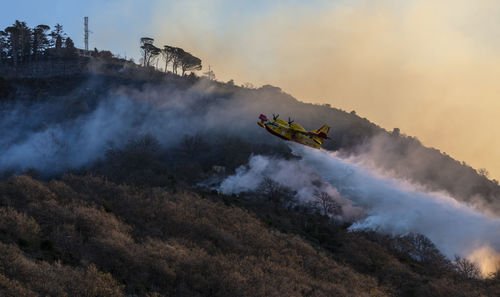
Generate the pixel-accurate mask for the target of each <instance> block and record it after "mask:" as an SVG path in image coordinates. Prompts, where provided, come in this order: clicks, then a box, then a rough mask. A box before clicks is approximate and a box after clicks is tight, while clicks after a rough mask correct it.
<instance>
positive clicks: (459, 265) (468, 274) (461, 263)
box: [455, 256, 481, 279]
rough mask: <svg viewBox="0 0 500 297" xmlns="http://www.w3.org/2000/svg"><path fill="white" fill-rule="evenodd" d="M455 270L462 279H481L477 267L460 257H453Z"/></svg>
mask: <svg viewBox="0 0 500 297" xmlns="http://www.w3.org/2000/svg"><path fill="white" fill-rule="evenodd" d="M455 270H456V271H457V272H458V274H459V275H460V276H462V277H463V278H467V279H477V278H480V277H481V270H479V267H478V266H477V265H476V264H475V263H473V262H471V261H469V260H467V259H465V258H462V257H460V256H455Z"/></svg>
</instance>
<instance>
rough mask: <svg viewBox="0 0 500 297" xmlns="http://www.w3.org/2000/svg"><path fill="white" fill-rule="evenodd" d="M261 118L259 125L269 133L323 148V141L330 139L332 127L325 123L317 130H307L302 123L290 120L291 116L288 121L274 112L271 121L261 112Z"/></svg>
mask: <svg viewBox="0 0 500 297" xmlns="http://www.w3.org/2000/svg"><path fill="white" fill-rule="evenodd" d="M259 120H260V122H258V124H259V126H261V127H262V128H265V129H266V130H267V131H268V132H269V133H271V134H273V135H275V136H278V137H280V138H283V139H285V140H290V141H295V142H298V143H300V144H303V145H307V146H310V147H313V148H317V149H319V148H321V145H322V144H323V141H324V140H325V139H329V137H328V136H327V134H328V131H330V127H328V126H327V125H323V126H322V127H321V128H319V129H317V130H313V131H307V130H306V129H304V128H303V127H302V126H301V125H299V124H296V123H294V122H293V121H292V120H290V118H288V122H285V121H283V120H282V119H280V118H279V115H276V116H275V115H274V114H273V120H272V121H271V120H268V119H267V117H266V116H265V115H263V114H261V115H260V116H259Z"/></svg>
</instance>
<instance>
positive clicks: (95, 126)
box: [0, 80, 282, 175]
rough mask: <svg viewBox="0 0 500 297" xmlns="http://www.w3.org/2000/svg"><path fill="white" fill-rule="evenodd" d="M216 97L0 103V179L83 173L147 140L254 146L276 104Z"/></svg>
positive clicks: (196, 92)
mask: <svg viewBox="0 0 500 297" xmlns="http://www.w3.org/2000/svg"><path fill="white" fill-rule="evenodd" d="M82 88H85V85H84V86H83V87H82ZM217 91H218V89H217V87H216V85H215V84H214V83H212V82H210V81H206V80H201V81H200V82H199V83H197V84H195V85H193V86H191V87H189V88H180V87H172V86H158V85H154V86H153V85H149V86H144V87H143V88H142V89H141V90H138V89H136V88H131V87H121V88H119V89H116V90H112V91H110V92H108V93H105V94H102V96H101V97H99V98H98V99H97V100H95V102H91V101H89V102H86V101H83V102H77V101H76V99H71V98H70V99H67V98H64V100H63V99H61V98H56V99H52V100H43V101H41V100H39V101H36V103H32V102H31V101H28V102H22V103H3V104H2V105H0V135H1V137H0V172H1V171H7V170H10V171H14V172H21V171H23V170H25V169H27V168H34V169H37V170H39V171H40V172H41V173H42V174H49V175H50V174H58V173H61V172H64V171H66V170H68V169H73V168H81V167H84V166H87V165H89V164H91V163H92V162H93V161H95V160H97V159H99V158H101V157H103V156H104V155H105V152H106V150H107V149H108V148H110V147H121V146H123V145H124V144H126V143H127V141H129V140H130V139H134V138H135V137H138V136H141V135H145V134H149V135H152V136H153V137H155V138H156V139H157V140H158V141H159V142H160V144H161V145H162V146H163V147H164V148H165V149H168V148H171V147H173V146H175V145H178V144H179V143H180V142H181V141H182V138H183V137H184V136H186V135H193V134H196V133H201V134H203V135H207V138H209V137H210V135H212V136H213V135H214V134H215V133H222V134H231V133H234V134H236V133H238V134H241V133H243V134H244V135H246V138H247V139H248V140H253V139H257V137H256V136H258V135H260V134H259V133H262V134H263V131H260V129H255V127H256V126H254V124H255V122H256V120H255V118H256V115H258V114H259V113H260V112H266V111H270V108H275V109H279V108H278V106H279V105H281V104H282V103H280V102H279V101H278V100H275V101H274V102H273V104H267V105H266V104H265V100H266V99H269V98H270V97H271V96H272V95H271V94H270V93H271V92H269V91H265V90H261V91H260V92H259V96H258V97H256V99H255V100H248V98H246V96H238V95H236V96H234V97H231V98H229V96H227V95H225V94H220V93H218V92H217ZM74 93H75V94H78V91H75V92H74ZM75 97H76V98H81V96H77V95H75ZM268 140H269V139H268ZM273 141H276V140H274V139H271V140H270V142H273Z"/></svg>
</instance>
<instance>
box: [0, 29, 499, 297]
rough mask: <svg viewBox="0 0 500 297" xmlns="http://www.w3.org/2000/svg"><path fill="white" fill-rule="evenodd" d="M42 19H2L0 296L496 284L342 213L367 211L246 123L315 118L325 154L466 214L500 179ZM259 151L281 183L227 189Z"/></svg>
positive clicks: (271, 91)
mask: <svg viewBox="0 0 500 297" xmlns="http://www.w3.org/2000/svg"><path fill="white" fill-rule="evenodd" d="M49 29H50V28H49V27H48V26H45V25H39V26H36V27H34V28H29V27H27V25H26V24H25V23H23V22H16V23H15V24H13V25H12V26H10V27H8V28H6V29H5V30H3V31H0V296H499V295H500V273H499V272H498V268H497V271H496V272H492V273H490V274H489V275H484V273H483V275H481V272H482V270H481V269H480V267H478V266H477V264H476V263H474V262H472V261H470V260H468V259H466V258H464V257H460V256H457V257H455V258H451V257H449V255H447V256H445V254H444V252H443V251H442V250H440V249H439V247H438V246H437V245H436V244H435V243H433V242H432V241H431V240H430V239H429V238H427V237H426V236H424V235H422V234H416V233H413V232H405V233H404V234H400V233H393V234H390V232H386V233H377V232H375V231H373V229H374V228H372V229H369V228H368V229H356V228H352V227H353V225H354V224H355V223H356V222H355V221H356V220H363V219H364V218H366V217H367V216H368V214H370V209H368V208H366V206H362V205H356V204H355V203H352V201H350V200H349V198H350V197H349V196H348V195H347V196H346V197H341V195H340V194H339V192H337V190H336V189H334V188H333V186H334V185H328V186H325V185H326V184H327V182H326V181H325V179H322V177H321V176H320V175H319V173H316V172H308V173H307V174H308V176H307V178H309V179H310V181H308V182H310V184H311V185H312V186H311V188H314V189H322V190H321V191H316V190H315V191H310V192H307V191H305V192H301V193H298V192H299V191H300V190H298V189H297V188H294V186H295V185H292V183H300V182H301V181H298V180H297V179H293V178H289V177H295V178H297V177H300V176H302V175H300V174H305V172H306V171H307V170H306V168H305V167H303V166H302V165H301V164H299V163H293V161H297V160H298V159H300V158H301V157H300V156H299V155H297V154H294V152H293V151H292V147H291V146H289V145H287V144H286V143H285V142H284V141H282V140H281V139H278V138H276V137H273V136H271V135H269V134H268V133H267V132H266V131H265V130H264V129H261V128H260V127H258V126H257V124H256V122H257V118H258V116H259V114H261V113H262V114H266V115H268V116H271V115H273V114H280V116H281V117H282V118H285V119H286V118H288V117H290V118H291V119H293V120H295V121H296V122H297V123H300V124H301V125H303V126H304V127H305V128H306V129H308V130H312V129H316V128H319V127H320V126H322V125H323V124H327V125H329V126H331V131H330V133H329V136H330V137H331V140H328V141H326V142H325V144H324V148H325V149H326V150H330V151H335V152H336V153H335V156H336V157H338V158H345V159H346V160H354V161H353V162H355V163H356V164H357V165H360V166H364V167H363V168H369V169H370V170H372V171H373V172H376V173H377V174H379V175H380V176H384V177H388V178H393V179H394V178H395V179H394V180H397V181H404V182H405V183H408V184H411V185H412V187H413V185H415V187H418V189H422V191H426V193H427V192H440V193H442V192H446V193H448V194H446V195H449V197H448V196H446V198H450V197H452V198H450V199H453V202H454V203H455V202H456V201H455V200H454V199H457V200H459V201H465V202H467V203H468V204H469V205H470V206H471V208H470V209H469V208H465V206H463V205H465V204H459V205H460V207H461V208H460V207H459V208H460V209H461V210H463V209H465V210H464V212H465V213H474V215H476V214H477V213H479V212H477V213H476V212H475V211H478V210H480V211H482V212H483V213H487V214H488V215H489V217H486V216H482V214H481V217H480V218H481V219H484V220H490V221H492V222H493V223H492V224H490V225H488V224H483V225H481V226H487V227H488V226H496V225H495V222H497V221H494V220H496V218H498V217H499V216H500V200H499V197H500V187H499V185H498V182H497V181H495V180H490V179H488V174H487V171H486V170H484V169H479V170H476V169H473V168H471V167H470V166H468V165H467V164H466V163H465V162H462V161H457V160H454V159H453V158H452V157H450V156H449V155H447V154H445V153H442V152H440V151H439V150H437V149H433V148H427V147H424V146H423V145H422V144H421V143H420V142H419V141H418V139H417V138H415V137H411V136H406V135H404V133H403V132H404V131H403V132H401V131H400V130H399V129H397V128H395V129H394V130H393V131H391V132H389V131H386V130H384V129H382V128H381V127H379V126H377V125H376V124H374V123H371V122H370V121H369V120H368V119H365V118H362V117H360V116H358V115H357V114H356V112H355V111H351V112H346V111H343V110H340V109H337V108H334V107H331V106H330V105H317V104H310V103H304V102H300V101H298V100H297V99H295V98H294V97H292V96H291V95H290V94H287V93H286V92H284V91H282V90H281V89H280V88H278V87H275V86H271V85H265V86H262V87H259V88H255V87H253V86H251V85H249V84H246V85H245V86H237V85H235V84H234V82H233V81H232V80H230V81H229V82H227V83H224V82H219V81H216V80H215V75H214V73H213V72H212V71H211V70H210V71H209V72H207V73H206V75H205V76H203V77H199V76H197V75H195V73H194V72H193V71H196V70H199V69H201V60H200V59H199V58H196V57H195V56H193V55H192V54H190V53H189V52H187V51H185V50H183V49H181V48H178V47H175V46H167V45H165V46H164V47H163V48H157V47H156V46H155V45H153V41H154V39H153V38H149V37H143V38H141V40H140V48H141V50H142V52H141V53H142V54H143V57H142V62H141V64H142V65H137V64H135V63H133V61H127V60H124V59H120V58H117V57H113V55H112V54H111V53H110V52H108V51H98V50H97V49H95V50H94V51H92V52H91V53H90V52H81V50H78V49H76V48H74V45H73V44H72V41H71V39H70V38H67V37H66V36H65V35H64V32H63V31H62V26H61V25H59V24H58V25H56V26H55V27H54V29H53V30H52V32H50V33H49ZM23 36H24V37H26V38H24V39H23V38H22V37H23ZM27 36H28V37H29V38H28V37H27ZM160 55H162V56H163V58H164V62H165V64H164V66H165V67H164V69H162V71H159V70H158V69H155V67H154V66H153V64H154V63H153V61H155V57H158V56H160ZM156 64H158V63H156ZM167 69H171V70H172V71H171V72H170V71H168V70H167ZM178 69H180V72H181V73H182V75H177V71H178ZM187 72H190V74H189V75H187ZM388 112H390V111H388ZM258 161H261V162H268V163H266V164H265V165H266V166H267V167H273V166H274V167H279V166H281V167H280V168H271V169H270V170H268V171H269V172H270V173H269V172H267V174H268V175H272V174H283V173H284V176H282V179H281V180H282V181H283V180H285V182H281V183H280V182H278V181H277V180H276V179H272V178H270V177H269V176H266V177H265V178H263V176H260V177H259V178H263V180H262V181H260V179H255V180H259V181H260V182H259V183H256V184H255V185H254V187H253V188H248V189H247V190H246V191H241V192H238V193H236V192H235V193H232V194H231V193H230V192H226V193H225V192H224V191H222V187H221V184H222V183H223V181H225V180H227V179H228V178H230V177H234V176H239V177H246V175H245V174H246V173H249V172H250V173H249V175H250V176H251V174H252V172H251V170H252V169H253V167H252V166H254V165H255V166H254V167H259V166H261V168H260V169H262V171H264V167H265V166H263V165H262V164H254V163H258ZM288 161H289V162H290V163H286V162H288ZM252 162H254V163H252ZM249 163H252V164H249ZM290 164H292V165H293V166H292V165H290ZM287 166H288V167H287ZM301 166H302V167H301ZM339 166H340V167H339V168H341V167H342V166H344V165H343V164H340V165H339ZM267 167H266V168H265V169H269V168H267ZM344 167H345V166H344ZM273 169H274V170H273ZM348 169H349V170H351V169H352V168H348ZM349 170H345V171H346V172H347V175H346V176H345V177H342V178H344V179H347V178H349V176H352V175H353V172H349ZM290 171H293V172H290ZM334 173H335V174H338V175H341V174H343V173H342V172H340V170H339V172H334ZM304 176H305V175H304ZM362 176H363V175H362ZM367 176H368V175H366V176H363V177H367ZM271 177H272V176H271ZM373 181H378V180H377V179H369V178H366V179H361V180H360V181H357V183H356V184H355V185H360V186H361V185H363V183H365V182H366V183H368V182H373ZM383 181H384V182H386V181H387V180H383ZM390 181H391V182H392V181H393V180H390ZM405 185H406V184H405ZM347 187H352V184H347ZM326 188H327V190H328V189H329V190H331V191H330V192H327V191H326V190H325V189H326ZM371 189H373V188H371ZM323 190H325V191H323ZM350 190H352V189H350ZM411 191H413V188H412V189H411ZM351 192H352V191H351ZM331 193H333V194H335V195H337V196H335V199H334V198H333V197H332V195H333V194H331ZM347 193H350V192H349V191H348V192H347ZM382 193H383V195H382V196H384V195H389V194H390V193H389V192H388V191H382ZM391 193H392V192H391ZM396 193H400V192H397V191H396ZM365 194H366V195H368V196H370V195H374V193H365ZM304 196H308V197H305V198H304ZM440 197H441V196H440ZM369 198H371V197H369ZM378 198H380V197H377V199H378ZM407 198H408V197H407V196H402V197H400V199H407ZM424 198H428V197H427V196H426V197H424ZM441 198H442V197H441ZM339 201H340V202H342V201H344V202H345V203H346V204H344V205H341V204H339V203H340V202H339ZM346 201H347V202H346ZM396 201H397V200H396ZM424 202H425V203H427V202H428V201H424ZM455 204H456V203H455ZM431 205H432V204H431ZM467 207H468V206H467ZM347 210H350V211H353V213H354V212H355V215H354V214H349V215H348V214H347V213H346V212H347ZM416 212H417V213H418V212H420V210H419V209H417V210H416ZM451 212H452V211H450V213H451ZM459 214H461V213H459ZM478 216H480V215H477V216H476V217H474V216H473V219H474V218H477V217H478ZM450 218H451V216H450ZM468 218H469V217H468ZM405 219H406V218H405ZM473 219H471V221H470V222H476V221H474V220H473ZM450 220H451V219H450ZM402 221H404V220H402ZM490 221H488V222H490ZM467 222H469V221H467ZM391 223H392V222H391ZM394 225H397V226H400V225H404V222H394ZM433 227H436V226H431V228H433ZM490 229H491V228H490ZM410 231H411V230H410ZM469 231H470V230H469ZM469 231H467V230H466V231H464V232H469ZM474 231H475V230H472V232H474ZM487 231H488V232H483V233H484V236H489V234H495V230H487ZM479 238H481V237H479ZM488 239H490V238H488ZM495 240H496V239H495V238H492V239H491V240H489V241H488V243H494V244H495V243H498V241H495Z"/></svg>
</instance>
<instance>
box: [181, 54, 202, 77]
mask: <svg viewBox="0 0 500 297" xmlns="http://www.w3.org/2000/svg"><path fill="white" fill-rule="evenodd" d="M180 64H181V65H180V66H181V69H182V75H183V76H184V73H185V72H186V71H193V70H196V71H197V70H201V67H202V66H201V60H200V59H199V58H197V57H195V56H193V55H191V54H190V53H188V52H184V53H183V55H182V57H181V59H180Z"/></svg>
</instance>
